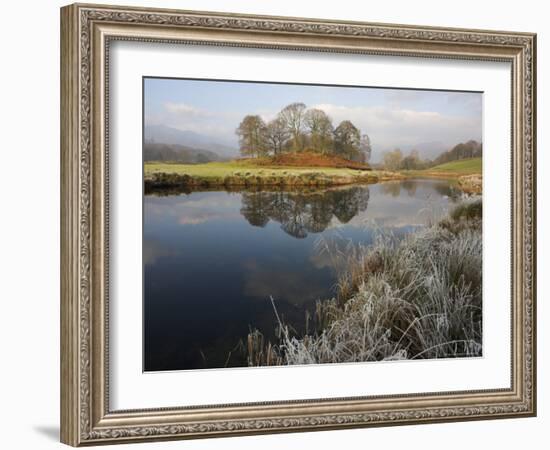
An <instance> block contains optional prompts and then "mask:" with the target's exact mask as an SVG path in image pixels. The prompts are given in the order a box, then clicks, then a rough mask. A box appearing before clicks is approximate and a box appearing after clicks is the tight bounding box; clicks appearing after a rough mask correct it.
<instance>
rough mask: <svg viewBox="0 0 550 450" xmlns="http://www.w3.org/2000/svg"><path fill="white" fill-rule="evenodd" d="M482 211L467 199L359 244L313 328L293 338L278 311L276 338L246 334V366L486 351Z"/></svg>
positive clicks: (321, 304)
mask: <svg viewBox="0 0 550 450" xmlns="http://www.w3.org/2000/svg"><path fill="white" fill-rule="evenodd" d="M481 210H482V207H481V201H480V200H476V201H469V202H467V203H463V204H461V205H459V206H458V207H457V208H456V209H454V210H453V211H452V212H451V213H450V215H449V216H448V217H447V218H445V219H444V220H442V221H440V222H439V223H437V224H435V225H433V226H431V227H428V228H426V229H423V230H421V231H418V232H415V233H412V234H410V235H408V236H407V237H405V238H403V239H402V240H397V239H395V238H393V237H392V236H387V235H386V236H380V237H379V238H378V239H377V240H376V242H375V243H374V244H373V245H371V246H366V247H362V246H359V247H355V249H354V250H352V251H350V252H349V253H348V254H347V255H346V260H345V265H344V267H345V270H344V271H343V272H342V274H341V275H340V277H339V284H338V293H337V295H336V296H335V298H332V299H328V300H322V301H319V302H317V305H316V311H315V314H314V316H313V317H314V319H313V328H314V331H312V332H306V334H305V335H302V336H296V335H294V334H293V332H292V330H291V329H290V328H289V327H288V326H286V325H285V324H284V323H283V322H282V321H281V320H280V318H279V317H278V316H276V319H277V322H278V324H277V335H278V342H276V343H267V342H264V338H263V335H262V334H261V332H260V331H257V330H256V331H254V332H252V333H250V335H249V336H248V342H247V344H248V345H247V351H248V362H249V365H251V366H257V365H281V364H283V365H293V364H314V363H344V362H360V361H380V360H395V359H426V358H445V357H464V356H481V354H482V342H481V336H482V321H481V319H482V312H481V300H482V299H481V295H482V290H481V286H482V278H481V272H482V270H481V267H482V266H481V261H482V259H481V258H482V239H481V237H482V236H481ZM308 328H310V327H308V326H306V329H308Z"/></svg>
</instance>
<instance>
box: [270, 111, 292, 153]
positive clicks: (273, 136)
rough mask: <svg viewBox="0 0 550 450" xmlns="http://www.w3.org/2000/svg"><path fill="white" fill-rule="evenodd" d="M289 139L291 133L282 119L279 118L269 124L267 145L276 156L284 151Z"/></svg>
mask: <svg viewBox="0 0 550 450" xmlns="http://www.w3.org/2000/svg"><path fill="white" fill-rule="evenodd" d="M289 138H290V132H289V131H288V129H287V128H286V126H285V123H284V121H283V120H282V118H281V117H277V118H275V119H273V120H272V121H271V122H269V123H268V124H267V127H266V139H267V144H268V147H269V150H270V151H272V152H273V154H274V155H278V154H279V153H281V152H282V151H283V147H284V145H285V143H286V141H288V139H289Z"/></svg>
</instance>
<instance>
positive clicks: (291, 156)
mask: <svg viewBox="0 0 550 450" xmlns="http://www.w3.org/2000/svg"><path fill="white" fill-rule="evenodd" d="M246 161H249V162H250V163H251V164H255V165H258V166H284V167H333V168H345V169H354V170H372V169H371V167H370V166H369V165H368V164H366V163H361V162H358V161H350V160H349V159H344V158H340V157H339V156H334V155H323V154H321V153H316V152H312V151H303V152H297V153H281V154H280V155H276V156H272V157H269V158H253V159H249V160H248V159H247V160H246Z"/></svg>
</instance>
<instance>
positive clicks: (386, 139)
mask: <svg viewBox="0 0 550 450" xmlns="http://www.w3.org/2000/svg"><path fill="white" fill-rule="evenodd" d="M312 107H315V108H319V109H322V110H323V111H325V112H326V113H327V114H328V115H329V116H330V117H332V119H333V121H334V123H335V125H337V124H338V123H339V122H341V121H342V120H351V121H352V122H353V123H354V124H355V125H356V126H357V127H358V128H359V129H360V130H361V131H362V132H363V133H367V134H368V135H369V136H370V138H371V142H372V144H373V149H374V152H380V151H385V150H389V149H391V148H395V147H399V146H405V147H409V146H411V145H415V144H418V143H422V142H434V141H441V142H444V143H446V144H447V145H448V146H449V147H450V146H453V145H455V144H456V143H458V142H463V141H466V140H469V139H480V138H481V115H479V116H478V115H467V116H465V115H451V114H442V113H440V112H436V111H418V110H414V109H408V108H401V107H393V106H391V105H388V106H372V107H363V106H354V107H350V106H341V105H334V104H318V105H313V106H312Z"/></svg>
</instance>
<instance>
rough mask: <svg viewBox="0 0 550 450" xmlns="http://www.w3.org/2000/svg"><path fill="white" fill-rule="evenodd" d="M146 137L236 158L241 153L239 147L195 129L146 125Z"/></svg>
mask: <svg viewBox="0 0 550 450" xmlns="http://www.w3.org/2000/svg"><path fill="white" fill-rule="evenodd" d="M144 138H145V142H151V143H164V144H169V145H182V146H184V147H190V148H195V149H205V150H209V151H212V152H215V153H217V154H218V155H220V156H224V157H227V158H234V157H236V156H237V155H238V154H239V150H238V149H237V148H234V147H232V146H231V145H228V144H226V143H224V142H219V141H216V140H215V139H213V138H211V137H210V136H206V135H203V134H200V133H196V132H194V131H189V130H180V129H178V128H172V127H167V126H165V125H146V126H145V129H144Z"/></svg>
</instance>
